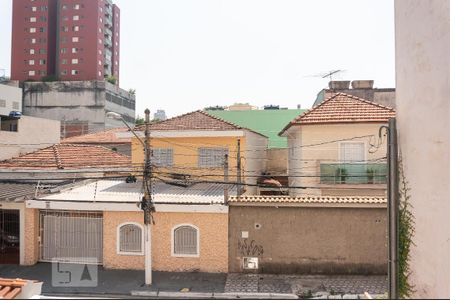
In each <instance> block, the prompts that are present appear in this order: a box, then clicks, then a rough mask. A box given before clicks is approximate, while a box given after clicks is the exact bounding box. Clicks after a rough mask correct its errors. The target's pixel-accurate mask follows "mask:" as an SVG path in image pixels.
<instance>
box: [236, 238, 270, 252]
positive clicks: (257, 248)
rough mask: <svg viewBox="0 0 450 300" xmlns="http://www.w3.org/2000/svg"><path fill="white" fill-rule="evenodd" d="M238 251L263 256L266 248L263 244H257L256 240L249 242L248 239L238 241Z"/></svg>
mask: <svg viewBox="0 0 450 300" xmlns="http://www.w3.org/2000/svg"><path fill="white" fill-rule="evenodd" d="M238 251H239V252H240V253H241V255H242V256H261V255H263V254H264V248H263V246H261V245H257V244H256V242H255V240H252V241H251V242H250V244H249V243H247V240H239V241H238Z"/></svg>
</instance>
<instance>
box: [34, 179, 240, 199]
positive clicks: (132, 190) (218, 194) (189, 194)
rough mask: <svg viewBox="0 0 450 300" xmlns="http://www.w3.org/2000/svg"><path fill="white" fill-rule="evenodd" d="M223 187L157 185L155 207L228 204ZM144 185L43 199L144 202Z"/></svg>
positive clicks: (113, 184)
mask: <svg viewBox="0 0 450 300" xmlns="http://www.w3.org/2000/svg"><path fill="white" fill-rule="evenodd" d="M224 188H225V185H223V184H210V183H199V184H195V185H193V186H190V187H186V188H185V187H179V186H173V185H170V184H166V183H162V182H156V183H154V185H153V193H152V195H153V202H154V203H160V204H162V203H177V204H184V203H185V204H193V203H197V204H212V203H214V204H220V203H224ZM142 191H143V190H142V182H136V183H126V182H124V181H118V180H99V181H95V182H90V183H85V184H83V185H80V186H77V187H74V188H71V189H68V190H65V191H62V192H61V193H58V194H53V195H49V196H45V197H41V198H40V199H42V200H59V201H86V202H94V201H95V202H118V203H127V202H140V201H141V199H142V196H143V192H142ZM229 194H230V195H236V187H235V186H233V187H230V192H229Z"/></svg>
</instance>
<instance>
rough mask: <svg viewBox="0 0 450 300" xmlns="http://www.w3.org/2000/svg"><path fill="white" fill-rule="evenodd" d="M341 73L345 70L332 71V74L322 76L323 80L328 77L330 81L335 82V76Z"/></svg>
mask: <svg viewBox="0 0 450 300" xmlns="http://www.w3.org/2000/svg"><path fill="white" fill-rule="evenodd" d="M341 72H343V70H332V71H330V72H328V73H325V74H321V75H322V78H327V77H329V78H330V81H333V75H334V74H338V73H341Z"/></svg>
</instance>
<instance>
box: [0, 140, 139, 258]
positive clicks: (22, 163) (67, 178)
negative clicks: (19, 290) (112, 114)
mask: <svg viewBox="0 0 450 300" xmlns="http://www.w3.org/2000/svg"><path fill="white" fill-rule="evenodd" d="M130 163H131V159H130V157H127V156H125V155H121V154H118V153H116V152H114V151H111V150H109V149H107V148H104V147H98V146H80V145H58V144H57V145H53V146H51V147H47V148H44V149H41V150H38V151H35V152H32V153H28V154H25V155H22V156H19V157H15V158H12V159H9V160H4V161H0V180H1V181H2V182H1V183H0V232H1V234H2V238H1V239H0V264H21V265H33V264H35V263H36V262H37V261H39V256H40V253H41V248H40V246H41V242H40V236H41V231H40V229H41V226H44V225H43V224H44V223H42V218H41V216H40V211H39V210H37V209H34V208H30V207H28V206H27V205H26V204H25V202H26V201H27V200H31V199H35V198H39V197H43V195H48V194H50V193H58V192H59V191H61V190H64V189H69V188H72V187H73V185H74V184H75V185H76V184H78V183H77V182H78V181H80V180H82V179H83V178H91V177H105V176H114V177H115V176H118V175H120V174H130V171H131V168H130ZM30 178H32V180H30ZM49 179H54V180H49ZM68 182H69V183H68ZM48 205H50V204H48ZM49 207H50V206H49Z"/></svg>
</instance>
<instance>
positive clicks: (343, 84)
mask: <svg viewBox="0 0 450 300" xmlns="http://www.w3.org/2000/svg"><path fill="white" fill-rule="evenodd" d="M328 86H329V87H330V89H332V90H348V89H349V88H350V81H342V80H332V81H330V82H329V83H328Z"/></svg>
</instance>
